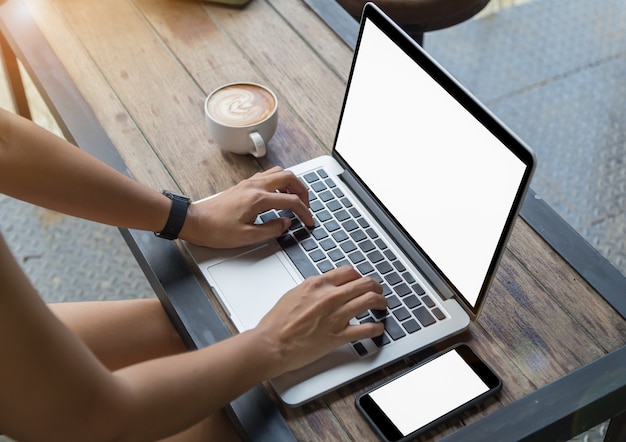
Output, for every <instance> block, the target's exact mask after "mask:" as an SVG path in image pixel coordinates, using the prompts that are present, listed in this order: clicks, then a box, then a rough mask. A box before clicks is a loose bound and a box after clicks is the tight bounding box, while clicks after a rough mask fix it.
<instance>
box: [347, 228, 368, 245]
mask: <svg viewBox="0 0 626 442" xmlns="http://www.w3.org/2000/svg"><path fill="white" fill-rule="evenodd" d="M350 236H351V237H352V239H353V240H355V241H356V242H359V241H363V240H364V239H365V238H367V235H365V232H363V231H362V230H354V231H353V232H352V233H350Z"/></svg>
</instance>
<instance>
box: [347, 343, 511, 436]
mask: <svg viewBox="0 0 626 442" xmlns="http://www.w3.org/2000/svg"><path fill="white" fill-rule="evenodd" d="M501 388H502V381H501V380H500V378H499V377H498V375H496V374H495V373H494V372H493V371H492V370H491V369H490V368H489V366H487V364H485V362H484V361H483V360H482V359H480V358H479V357H478V356H477V355H476V354H475V353H474V352H473V351H472V349H471V348H470V347H468V346H467V345H466V344H459V345H456V346H454V347H451V348H449V349H447V350H445V351H443V352H440V353H438V354H436V355H435V356H433V357H432V358H429V359H427V360H426V361H424V362H423V363H421V364H419V365H417V366H415V367H411V368H410V369H409V370H407V371H406V372H404V373H402V374H400V375H399V376H396V377H394V378H393V379H391V380H389V381H387V382H385V383H384V384H382V385H379V386H377V387H375V388H373V389H371V390H369V391H367V392H365V393H363V394H361V395H359V396H358V397H357V398H356V406H357V408H358V409H359V411H360V412H361V414H363V416H364V417H365V419H366V420H367V421H368V423H369V424H370V425H371V426H372V428H373V429H374V430H375V431H376V433H377V434H378V435H379V436H380V437H381V438H382V439H383V440H385V441H389V442H396V441H408V440H411V439H413V438H415V437H416V436H418V435H419V434H421V433H423V432H425V431H427V430H428V429H430V428H432V427H434V426H436V425H438V424H440V423H442V422H443V421H445V420H447V419H449V418H451V417H452V416H454V415H457V414H459V413H461V412H462V411H464V410H466V409H468V408H470V407H472V406H474V405H476V404H478V403H479V402H481V401H482V400H484V399H486V398H487V397H489V396H491V395H493V394H495V393H497V392H498V391H499V390H500V389H501Z"/></svg>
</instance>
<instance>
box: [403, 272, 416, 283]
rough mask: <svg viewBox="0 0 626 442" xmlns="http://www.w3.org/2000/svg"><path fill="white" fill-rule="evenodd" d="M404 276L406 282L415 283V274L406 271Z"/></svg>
mask: <svg viewBox="0 0 626 442" xmlns="http://www.w3.org/2000/svg"><path fill="white" fill-rule="evenodd" d="M402 277H403V278H404V280H405V281H406V282H408V283H409V284H413V283H414V282H415V278H414V277H413V275H412V274H411V273H410V272H404V273H403V274H402Z"/></svg>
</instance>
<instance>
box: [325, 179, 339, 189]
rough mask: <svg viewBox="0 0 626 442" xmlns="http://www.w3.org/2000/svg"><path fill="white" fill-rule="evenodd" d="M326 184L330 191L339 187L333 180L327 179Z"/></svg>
mask: <svg viewBox="0 0 626 442" xmlns="http://www.w3.org/2000/svg"><path fill="white" fill-rule="evenodd" d="M324 182H325V183H326V185H327V186H328V187H329V188H330V189H332V188H333V187H337V185H336V184H335V182H334V181H333V179H332V178H328V179H325V180H324Z"/></svg>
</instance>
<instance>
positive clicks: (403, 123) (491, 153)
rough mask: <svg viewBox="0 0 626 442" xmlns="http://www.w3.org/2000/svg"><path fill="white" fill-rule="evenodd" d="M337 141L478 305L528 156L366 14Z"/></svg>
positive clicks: (356, 168) (371, 186) (400, 219)
mask: <svg viewBox="0 0 626 442" xmlns="http://www.w3.org/2000/svg"><path fill="white" fill-rule="evenodd" d="M381 71H384V73H382V72H381ZM389 72H393V73H394V74H393V76H392V75H390V74H389ZM372 109H373V111H372ZM335 149H336V152H337V153H339V154H340V156H341V157H343V159H344V160H345V161H346V162H347V163H348V164H349V165H350V167H351V168H352V169H353V171H354V172H355V173H356V174H357V175H358V176H359V177H360V178H361V179H362V181H363V182H364V183H366V184H367V186H368V187H369V189H370V190H371V191H372V193H374V194H375V195H376V197H377V198H378V199H379V200H380V201H381V202H382V203H383V204H384V205H385V207H386V208H387V210H388V211H389V212H390V213H391V214H392V215H393V216H394V217H395V219H396V220H397V221H398V222H399V224H401V225H402V226H403V228H404V229H405V230H406V231H407V233H409V234H410V235H411V236H412V237H413V239H414V240H415V242H416V243H417V245H418V246H420V248H421V249H422V250H423V251H424V252H425V253H426V255H428V257H429V258H430V259H431V260H432V261H433V262H434V263H435V264H436V265H437V267H438V268H439V269H440V270H441V271H442V273H443V274H444V275H445V276H446V277H447V278H448V279H449V281H450V282H451V283H452V284H453V285H454V286H455V287H456V289H457V290H458V291H459V292H460V293H461V294H462V296H463V297H464V298H465V299H466V300H467V301H468V302H469V303H470V304H471V305H472V306H475V305H476V301H477V299H478V296H479V294H480V290H481V287H482V286H483V283H484V281H485V278H486V277H487V273H488V271H489V268H490V265H491V262H492V259H493V257H494V251H495V250H496V247H497V244H498V242H499V240H500V237H501V235H502V232H503V228H504V225H505V223H506V221H507V218H508V216H509V214H510V211H511V207H512V203H513V201H514V200H515V197H516V195H517V193H518V191H519V186H520V183H521V182H522V177H523V175H524V173H525V171H526V166H525V165H524V163H523V162H522V161H521V160H520V159H519V158H517V156H516V155H515V154H513V153H512V152H511V151H510V150H509V149H508V148H507V147H506V146H504V145H503V144H502V142H501V141H500V140H498V138H496V137H495V136H494V135H493V134H492V133H491V132H490V131H489V130H487V129H486V128H485V127H484V126H483V125H482V124H481V123H480V122H479V121H477V120H476V119H475V118H474V117H473V116H472V115H471V114H470V113H469V112H468V111H467V110H466V109H465V108H464V107H463V106H462V105H461V104H459V102H458V101H456V100H455V99H454V98H453V97H452V96H450V95H449V94H448V92H446V90H444V89H443V88H442V87H441V86H440V85H439V84H438V83H437V82H436V81H435V80H433V79H432V78H431V77H430V76H428V74H427V73H425V72H424V71H423V70H422V69H421V68H420V67H419V66H418V65H417V64H416V63H415V62H414V61H413V60H411V59H410V58H409V57H408V56H407V55H406V54H405V53H404V52H403V51H402V50H401V49H400V48H398V47H397V46H396V45H395V44H394V43H393V42H392V41H391V40H390V39H389V37H387V36H386V35H385V34H384V33H383V32H382V31H380V30H379V29H378V27H377V26H376V25H375V24H373V23H372V22H371V21H369V20H367V22H366V23H365V27H364V30H363V35H362V40H361V45H360V49H359V56H358V58H357V61H356V65H355V66H354V72H353V75H352V79H351V85H350V92H349V94H348V97H347V100H346V103H345V108H344V112H343V117H342V121H341V126H340V130H339V133H338V134H337V140H336V143H335ZM399 190H402V191H399ZM407 195H409V197H408V198H407Z"/></svg>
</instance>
